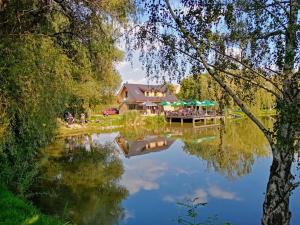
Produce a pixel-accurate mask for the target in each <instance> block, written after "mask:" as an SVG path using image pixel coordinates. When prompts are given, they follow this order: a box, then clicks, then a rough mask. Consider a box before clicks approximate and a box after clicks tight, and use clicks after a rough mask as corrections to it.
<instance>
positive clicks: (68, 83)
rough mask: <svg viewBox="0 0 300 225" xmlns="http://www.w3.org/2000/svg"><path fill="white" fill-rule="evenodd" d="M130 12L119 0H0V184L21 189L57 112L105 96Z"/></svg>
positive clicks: (31, 178) (113, 82)
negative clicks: (122, 29)
mask: <svg viewBox="0 0 300 225" xmlns="http://www.w3.org/2000/svg"><path fill="white" fill-rule="evenodd" d="M133 12H134V8H133V5H132V3H131V2H129V1H125V0H116V1H98V2H91V1H39V0H25V1H20V0H12V1H0V21H1V23H0V30H1V33H0V112H1V113H0V127H1V131H0V135H1V140H0V141H1V142H0V184H1V185H3V186H5V187H6V188H8V189H9V190H11V191H12V192H13V193H15V194H18V195H20V196H28V193H29V192H30V191H31V190H30V187H31V185H32V184H33V183H35V182H36V181H37V179H38V177H39V176H40V175H39V174H40V168H39V165H38V164H37V162H36V160H37V157H38V155H39V149H41V148H42V147H44V146H47V145H48V144H49V143H50V142H51V141H52V140H53V138H54V136H55V134H56V133H57V128H58V123H57V118H62V117H63V115H64V112H65V111H70V112H71V113H73V114H79V113H82V112H85V113H89V112H90V110H92V109H93V107H94V106H95V105H96V104H107V103H109V102H110V101H111V99H112V97H113V94H114V93H115V91H116V88H118V86H119V84H120V76H119V74H118V73H117V72H116V70H115V69H114V63H116V62H118V61H120V60H121V59H122V58H123V53H122V52H121V51H120V50H119V49H117V48H116V47H115V46H116V41H117V38H118V37H119V35H120V33H119V31H120V28H121V27H123V26H125V24H126V23H127V18H128V16H129V15H131V14H132V13H133ZM39 179H40V177H39Z"/></svg>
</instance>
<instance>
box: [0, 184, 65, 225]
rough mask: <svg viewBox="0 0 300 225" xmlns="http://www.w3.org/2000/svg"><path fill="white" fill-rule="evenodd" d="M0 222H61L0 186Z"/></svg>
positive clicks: (11, 224)
mask: <svg viewBox="0 0 300 225" xmlns="http://www.w3.org/2000/svg"><path fill="white" fill-rule="evenodd" d="M0 211H1V213H0V221H1V222H0V224H3V225H4V224H5V225H15V224H24V225H29V224H36V225H62V224H64V223H63V222H61V221H59V220H57V219H53V218H50V217H48V216H45V215H43V214H41V213H40V212H38V211H37V210H36V209H35V208H34V207H33V206H32V205H29V204H28V203H25V202H24V201H23V200H22V199H21V198H18V197H16V196H15V195H13V194H12V193H11V192H9V191H8V190H7V189H4V188H3V187H0Z"/></svg>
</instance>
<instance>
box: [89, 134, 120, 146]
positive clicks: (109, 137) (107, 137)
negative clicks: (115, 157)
mask: <svg viewBox="0 0 300 225" xmlns="http://www.w3.org/2000/svg"><path fill="white" fill-rule="evenodd" d="M118 135H119V133H118V132H114V133H107V134H92V135H91V138H92V143H93V144H94V145H97V146H99V145H102V146H104V145H111V144H113V143H114V145H116V144H115V138H116V137H117V136H118ZM116 146H117V145H116Z"/></svg>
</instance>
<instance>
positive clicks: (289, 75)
mask: <svg viewBox="0 0 300 225" xmlns="http://www.w3.org/2000/svg"><path fill="white" fill-rule="evenodd" d="M136 2H137V4H138V5H139V7H141V8H144V9H145V10H144V12H145V15H144V17H143V23H142V25H141V26H140V27H139V29H138V30H137V31H136V32H135V37H136V40H135V41H133V42H134V43H133V45H134V47H135V48H139V49H141V60H142V62H143V63H144V65H145V67H146V68H147V72H148V75H149V76H159V74H162V73H161V71H163V72H165V73H166V74H168V75H169V76H170V78H173V79H177V80H178V79H181V78H182V77H183V76H184V75H186V74H194V75H197V74H201V73H207V74H208V75H209V76H210V77H211V78H212V80H214V82H215V83H216V84H217V85H219V87H220V88H222V89H223V90H224V92H225V93H226V95H227V96H230V97H231V98H232V99H233V101H234V102H235V104H236V105H237V106H239V107H240V108H241V110H242V111H243V112H244V113H245V114H246V115H247V116H248V117H249V118H250V119H251V120H252V121H253V122H254V123H255V124H256V125H257V126H258V127H259V129H260V130H261V131H262V132H263V133H264V135H265V136H266V138H267V139H268V141H269V143H270V144H271V146H272V148H273V149H274V148H275V145H279V146H280V149H285V150H287V149H289V150H290V151H295V150H298V147H299V146H298V144H299V142H298V141H296V142H295V140H296V139H297V138H296V137H297V135H298V134H299V130H300V124H299V115H300V111H299V110H300V92H299V77H300V76H299V70H298V67H299V62H300V61H299V57H298V56H299V54H300V52H299V49H300V48H299V35H298V33H299V29H300V26H299V20H298V19H297V18H298V15H299V11H300V5H299V2H298V1H295V0H293V1H262V2H261V1H253V0H242V1H235V0H232V1H223V0H219V1H215V0H209V1H201V0H182V1H176V2H171V1H169V0H164V1H160V0H153V1H151V2H149V1H146V0H137V1H136ZM270 65H272V68H271V67H270ZM163 74H164V73H163ZM164 76H165V74H164ZM164 76H163V77H164ZM258 90H264V91H266V92H268V93H269V94H271V95H272V98H274V99H275V103H276V109H277V111H278V117H277V123H276V126H275V129H274V130H273V131H270V130H268V129H266V127H264V125H263V123H262V121H261V120H260V119H259V118H258V117H256V116H255V115H254V114H253V112H252V110H251V107H249V105H250V104H251V103H252V102H253V99H254V97H255V93H257V91H258ZM221 96H222V95H221ZM223 97H224V96H223ZM263 104H265V103H263ZM268 105H269V104H268ZM287 129H288V131H287ZM287 134H288V135H287ZM288 143H289V144H288ZM295 144H296V145H295Z"/></svg>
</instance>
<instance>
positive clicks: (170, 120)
mask: <svg viewBox="0 0 300 225" xmlns="http://www.w3.org/2000/svg"><path fill="white" fill-rule="evenodd" d="M169 122H170V125H171V124H172V118H171V117H170V118H169Z"/></svg>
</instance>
